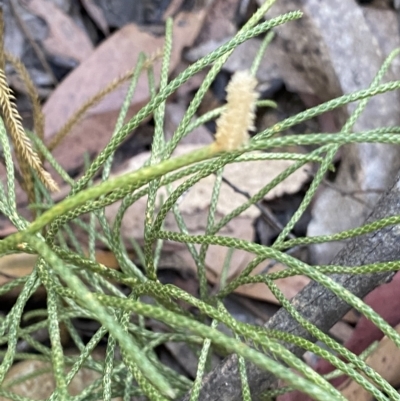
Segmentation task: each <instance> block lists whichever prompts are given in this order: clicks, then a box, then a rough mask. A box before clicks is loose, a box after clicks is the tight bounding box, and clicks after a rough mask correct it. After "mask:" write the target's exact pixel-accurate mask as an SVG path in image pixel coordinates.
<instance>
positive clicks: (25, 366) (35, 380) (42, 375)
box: [0, 351, 121, 401]
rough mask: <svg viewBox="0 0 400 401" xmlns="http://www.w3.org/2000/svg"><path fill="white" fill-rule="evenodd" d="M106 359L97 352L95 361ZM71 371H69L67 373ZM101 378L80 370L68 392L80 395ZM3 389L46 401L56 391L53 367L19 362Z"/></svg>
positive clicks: (97, 373)
mask: <svg viewBox="0 0 400 401" xmlns="http://www.w3.org/2000/svg"><path fill="white" fill-rule="evenodd" d="M70 354H71V353H70ZM99 358H102V359H104V351H103V352H98V351H96V354H95V359H99ZM68 370H70V369H67V371H68ZM41 371H43V372H41ZM35 372H36V373H37V374H36V375H34V376H32V377H30V378H27V379H26V380H23V381H21V382H19V383H17V384H15V385H12V386H10V387H9V386H8V385H7V384H8V383H9V382H12V381H14V380H19V379H21V380H22V379H23V378H24V377H25V376H29V375H32V374H34V373H35ZM100 377H101V373H99V372H96V371H94V370H91V369H88V368H82V369H80V370H79V371H78V372H77V373H76V375H75V376H74V378H73V379H72V381H71V383H70V385H69V386H68V391H69V394H70V395H71V396H75V395H79V394H80V393H81V392H82V391H83V390H85V389H86V388H87V387H88V386H89V385H90V384H91V383H93V382H94V381H95V380H96V379H98V378H100ZM2 388H3V389H6V390H7V391H10V392H12V393H14V394H16V395H19V396H22V397H29V398H30V399H33V400H44V399H46V398H48V397H50V395H51V394H52V393H53V391H54V390H55V388H56V387H55V381H54V376H53V371H52V365H51V363H50V362H43V361H37V360H36V361H35V360H26V361H22V362H18V363H16V364H15V365H13V366H12V367H11V369H10V370H9V371H8V373H7V375H6V378H5V380H4V382H3V383H2ZM120 399H121V398H113V400H114V401H118V400H120ZM6 400H9V399H8V398H5V397H0V401H6Z"/></svg>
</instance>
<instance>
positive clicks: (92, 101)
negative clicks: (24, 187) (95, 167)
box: [47, 49, 163, 151]
mask: <svg viewBox="0 0 400 401" xmlns="http://www.w3.org/2000/svg"><path fill="white" fill-rule="evenodd" d="M162 55H163V53H162V49H160V50H157V51H156V52H154V53H153V54H151V55H150V56H149V57H148V58H147V59H146V61H145V62H144V64H143V67H142V69H147V68H150V66H151V65H153V64H154V62H155V61H156V60H158V59H159V58H160V57H162ZM133 73H134V69H131V70H129V71H127V72H126V73H125V74H123V75H121V76H120V77H118V78H116V79H114V80H113V81H111V82H110V83H109V84H108V85H107V86H106V87H105V88H103V89H101V90H100V91H99V92H97V93H96V94H95V95H94V96H92V97H91V98H89V99H88V100H87V101H86V102H85V103H84V104H83V105H82V106H81V107H80V108H79V109H78V110H77V111H76V112H75V113H74V114H73V115H72V116H71V117H70V118H69V119H68V121H67V122H66V123H65V124H64V125H63V126H62V127H61V128H60V130H59V131H58V132H57V133H56V134H55V135H54V136H53V138H52V139H51V141H50V142H49V144H48V145H47V147H48V149H49V150H50V151H52V150H54V149H55V148H56V147H57V146H58V145H59V144H60V143H61V141H62V140H63V139H64V138H65V136H66V135H67V134H68V133H69V132H70V131H71V129H72V128H73V127H74V125H76V124H77V123H78V122H79V121H80V119H81V118H82V117H83V116H84V114H85V113H86V112H87V111H88V110H89V109H90V108H91V107H93V106H95V105H96V104H97V103H99V102H100V101H101V100H102V99H103V98H104V97H105V96H107V95H108V94H109V93H111V92H112V91H114V90H115V89H117V88H118V86H120V85H121V84H122V83H124V82H125V81H127V80H128V79H130V78H132V75H133Z"/></svg>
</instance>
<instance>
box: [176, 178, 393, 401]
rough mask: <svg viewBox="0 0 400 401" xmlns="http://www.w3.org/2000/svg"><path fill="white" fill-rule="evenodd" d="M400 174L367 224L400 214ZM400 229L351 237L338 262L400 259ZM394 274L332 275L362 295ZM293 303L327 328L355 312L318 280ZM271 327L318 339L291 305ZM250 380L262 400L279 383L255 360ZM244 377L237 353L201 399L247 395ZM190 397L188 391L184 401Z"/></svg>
mask: <svg viewBox="0 0 400 401" xmlns="http://www.w3.org/2000/svg"><path fill="white" fill-rule="evenodd" d="M399 199H400V175H398V176H397V178H396V180H395V184H394V185H393V186H392V187H391V189H390V190H388V191H387V192H386V194H385V195H384V196H383V197H382V198H381V199H380V201H379V202H378V203H377V205H376V207H375V209H374V211H373V212H372V214H371V215H370V217H369V218H368V219H367V222H372V221H376V220H379V219H382V218H384V217H388V216H393V215H396V214H399V213H400V202H399ZM399 240H400V230H399V229H398V227H397V226H390V227H386V228H383V229H381V230H378V231H376V232H373V233H370V234H366V235H363V236H360V237H357V238H354V239H352V240H350V241H349V242H348V243H347V245H346V246H345V248H343V249H342V250H341V251H340V252H339V254H338V255H337V256H336V257H335V258H334V260H333V261H332V264H335V265H343V266H360V265H365V264H370V263H375V262H385V261H393V260H398V259H400V249H399V247H398V243H399ZM393 275H394V273H391V272H385V273H379V274H365V275H349V274H347V275H343V274H342V275H339V274H334V275H331V276H330V277H331V278H332V279H334V280H335V281H336V282H337V283H339V284H341V285H342V286H343V287H345V288H346V289H347V290H349V291H351V292H352V293H353V294H355V295H356V296H358V297H360V298H363V297H365V296H366V295H367V294H368V293H369V292H371V291H372V290H373V289H374V288H376V287H377V286H379V285H381V284H384V283H386V282H388V281H389V280H390V279H391V278H392V276H393ZM291 303H292V305H293V306H294V307H295V308H296V309H297V310H298V311H300V312H301V314H302V316H303V317H304V318H306V319H307V320H308V321H309V322H311V323H313V324H315V325H317V326H318V327H319V328H320V329H321V330H323V331H324V332H327V331H328V330H329V329H330V328H331V327H332V326H333V325H334V324H335V323H336V322H337V321H339V319H340V318H341V317H342V316H343V315H344V314H345V313H346V312H348V311H349V310H350V306H349V305H348V304H347V303H346V302H344V301H342V300H340V299H338V298H337V297H336V296H335V295H334V294H333V293H332V292H331V291H330V290H328V289H326V288H325V287H323V286H322V285H320V284H317V283H315V282H313V283H310V284H309V285H308V286H307V287H306V288H305V289H304V290H303V291H301V292H300V293H299V294H298V295H296V296H295V297H294V298H293V299H292V300H291ZM265 328H266V329H275V330H281V331H286V332H289V333H291V334H294V335H297V336H301V337H304V338H306V339H308V340H311V341H315V339H313V338H312V336H311V335H310V334H309V333H308V332H307V331H305V330H304V329H303V328H302V327H301V326H300V325H299V324H298V323H297V322H296V321H295V320H294V319H293V318H292V317H291V316H290V314H289V313H288V312H287V311H286V310H285V309H280V310H279V311H278V312H277V313H276V314H275V315H274V316H273V317H272V318H271V319H270V320H269V321H268V323H267V324H266V325H265ZM287 348H288V349H289V350H290V351H291V352H293V353H294V354H296V355H297V356H301V355H302V354H303V352H304V350H302V349H300V348H298V347H296V346H293V345H288V346H287ZM247 378H248V383H249V386H250V390H251V393H252V399H253V400H257V399H259V396H260V395H261V393H262V392H264V391H266V390H267V389H270V388H275V387H276V386H277V385H278V380H277V378H276V377H275V376H274V375H273V373H269V372H266V371H262V370H261V369H259V368H258V367H256V366H254V365H253V364H251V363H248V364H247ZM241 396H242V394H241V380H240V374H239V368H238V365H237V357H236V356H230V357H228V358H227V359H225V360H224V361H223V362H222V364H221V365H220V366H219V367H218V368H217V369H215V370H214V371H212V372H211V373H209V374H208V375H207V376H205V378H204V379H203V384H202V389H201V391H200V396H199V398H198V400H199V401H211V400H218V401H225V400H226V401H228V400H229V401H231V400H239V399H241ZM188 399H189V395H186V396H185V397H184V398H183V400H184V401H186V400H188Z"/></svg>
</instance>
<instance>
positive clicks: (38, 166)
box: [0, 69, 58, 191]
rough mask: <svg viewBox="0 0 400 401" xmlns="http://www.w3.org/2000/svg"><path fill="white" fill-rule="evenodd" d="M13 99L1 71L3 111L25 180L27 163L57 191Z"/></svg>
mask: <svg viewBox="0 0 400 401" xmlns="http://www.w3.org/2000/svg"><path fill="white" fill-rule="evenodd" d="M13 99H14V96H13V94H12V91H11V89H10V87H9V86H8V84H7V80H6V76H5V74H4V70H1V69H0V106H1V111H2V114H3V118H4V124H5V126H6V127H7V129H8V131H9V133H10V135H11V139H12V141H13V144H14V147H15V152H16V154H17V158H18V163H20V167H21V171H22V173H23V174H24V179H25V173H26V169H24V168H23V167H22V165H23V164H24V163H26V164H27V165H29V166H30V167H31V168H32V169H33V170H34V171H35V172H36V174H37V175H38V177H39V179H40V180H41V181H42V182H43V184H44V185H45V186H46V187H47V188H48V189H49V190H50V191H57V190H58V186H57V184H56V182H55V181H54V180H53V179H52V177H51V175H50V174H49V173H48V172H47V171H46V170H44V168H43V166H42V162H41V161H40V158H39V156H38V155H37V154H36V153H35V151H34V150H33V148H32V145H31V143H30V141H29V138H28V137H27V136H26V134H25V131H24V129H23V127H22V123H21V116H20V115H19V114H18V111H17V109H16V107H15V104H14V103H13ZM28 175H29V174H28Z"/></svg>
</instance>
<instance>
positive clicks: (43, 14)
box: [24, 0, 93, 63]
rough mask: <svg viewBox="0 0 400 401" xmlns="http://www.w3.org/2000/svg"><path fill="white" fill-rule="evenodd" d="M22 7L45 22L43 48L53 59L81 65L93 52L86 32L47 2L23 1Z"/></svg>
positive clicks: (37, 0) (39, 0) (46, 0)
mask: <svg viewBox="0 0 400 401" xmlns="http://www.w3.org/2000/svg"><path fill="white" fill-rule="evenodd" d="M24 5H25V6H26V7H27V8H28V9H29V10H30V11H31V12H32V13H33V14H35V15H37V16H38V17H40V18H42V19H43V20H44V21H46V24H47V28H48V35H47V37H46V39H44V40H43V46H44V48H45V49H46V51H47V52H48V53H49V54H51V55H52V56H53V57H59V58H61V59H63V58H65V59H67V60H68V59H72V60H74V61H76V62H79V63H81V62H82V61H84V60H86V58H87V57H89V55H90V54H91V53H92V51H93V44H92V42H91V41H90V39H89V37H88V35H87V34H86V32H85V31H84V30H83V29H82V28H81V27H79V26H78V25H77V24H76V23H75V22H74V20H73V19H72V18H71V17H70V16H69V15H67V14H65V13H64V12H63V11H62V10H61V9H60V8H58V7H57V6H56V5H55V3H53V2H51V1H48V0H25V1H24Z"/></svg>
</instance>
